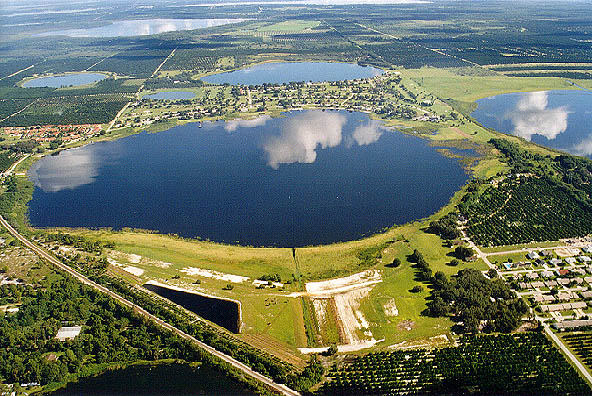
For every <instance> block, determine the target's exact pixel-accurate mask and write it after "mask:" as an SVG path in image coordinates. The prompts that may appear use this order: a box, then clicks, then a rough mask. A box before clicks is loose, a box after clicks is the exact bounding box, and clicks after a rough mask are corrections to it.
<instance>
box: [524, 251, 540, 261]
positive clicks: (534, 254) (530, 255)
mask: <svg viewBox="0 0 592 396" xmlns="http://www.w3.org/2000/svg"><path fill="white" fill-rule="evenodd" d="M526 258H528V259H529V260H536V259H538V258H539V254H538V253H537V252H530V253H528V254H527V255H526Z"/></svg>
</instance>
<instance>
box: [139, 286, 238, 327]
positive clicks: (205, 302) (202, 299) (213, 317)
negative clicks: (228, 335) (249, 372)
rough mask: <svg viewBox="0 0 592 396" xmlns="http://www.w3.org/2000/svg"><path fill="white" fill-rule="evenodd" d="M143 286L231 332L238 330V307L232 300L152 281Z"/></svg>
mask: <svg viewBox="0 0 592 396" xmlns="http://www.w3.org/2000/svg"><path fill="white" fill-rule="evenodd" d="M143 286H144V287H145V288H146V289H148V290H150V291H151V292H154V293H156V294H158V295H159V296H161V297H164V298H166V299H167V300H171V301H172V302H174V303H175V304H179V305H180V306H182V307H183V308H185V309H188V310H189V311H191V312H193V313H195V314H196V315H198V316H201V317H202V318H204V319H207V320H209V321H211V322H214V323H216V324H217V325H219V326H222V327H224V328H225V329H227V330H229V331H232V332H233V333H238V332H239V331H240V308H239V305H238V303H236V302H234V301H230V300H225V299H222V298H215V297H207V296H203V295H201V294H197V293H190V292H185V291H182V290H175V289H171V288H169V287H164V286H160V285H155V284H152V283H146V284H145V285H143Z"/></svg>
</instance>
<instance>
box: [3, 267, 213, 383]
mask: <svg viewBox="0 0 592 396" xmlns="http://www.w3.org/2000/svg"><path fill="white" fill-rule="evenodd" d="M0 296H2V298H1V299H2V300H3V301H6V302H8V301H10V302H13V303H14V302H18V301H21V302H22V305H20V307H19V308H20V309H19V311H18V312H17V313H15V314H6V315H3V316H0V377H1V379H2V380H3V381H4V382H8V383H13V382H39V383H41V384H48V383H50V382H60V381H63V380H64V379H66V378H67V375H69V374H77V373H80V371H81V369H82V367H83V365H84V366H86V367H87V369H88V368H89V367H92V366H93V365H99V364H105V363H110V362H118V363H125V362H132V361H136V360H140V359H141V360H157V359H164V358H176V359H184V360H187V361H198V360H201V351H199V350H198V349H197V348H196V347H195V346H193V345H191V344H190V343H188V342H186V341H184V340H181V339H180V338H178V337H177V336H175V335H173V334H172V333H170V332H168V331H165V330H163V329H161V328H160V327H157V326H156V325H154V324H152V323H151V322H149V321H147V320H145V319H144V318H142V317H139V316H137V315H136V314H134V313H133V312H132V311H131V310H130V309H128V308H126V307H123V306H122V305H120V304H119V303H117V302H115V301H114V300H113V299H111V298H110V297H107V296H105V295H103V294H101V293H99V292H97V291H95V290H94V289H92V288H90V287H88V286H84V285H82V284H81V283H79V282H77V281H75V280H72V279H70V278H68V277H66V276H63V275H61V274H57V273H55V274H52V276H50V277H48V278H45V279H44V280H43V281H42V283H41V284H39V285H36V286H30V285H28V286H25V285H10V286H8V285H3V286H0ZM63 324H66V325H80V326H82V332H81V333H80V335H78V336H77V337H76V338H75V339H73V340H69V341H64V342H60V341H58V340H57V339H55V335H56V333H57V330H58V329H59V328H60V327H61V326H62V325H63Z"/></svg>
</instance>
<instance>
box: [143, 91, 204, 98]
mask: <svg viewBox="0 0 592 396" xmlns="http://www.w3.org/2000/svg"><path fill="white" fill-rule="evenodd" d="M194 97H195V93H194V92H189V91H161V92H157V93H154V94H151V95H145V96H144V97H143V98H142V99H160V100H177V99H192V98H194Z"/></svg>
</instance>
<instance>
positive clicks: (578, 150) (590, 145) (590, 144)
mask: <svg viewBox="0 0 592 396" xmlns="http://www.w3.org/2000/svg"><path fill="white" fill-rule="evenodd" d="M569 152H570V153H573V154H577V155H592V134H590V135H588V137H587V138H585V139H584V140H582V141H581V142H580V143H578V144H576V145H575V146H573V147H572V149H571V150H569Z"/></svg>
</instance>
